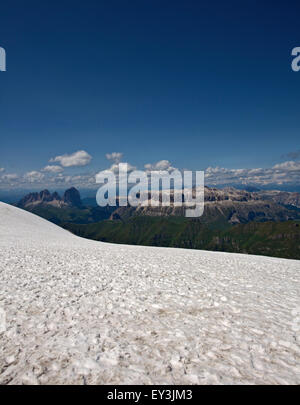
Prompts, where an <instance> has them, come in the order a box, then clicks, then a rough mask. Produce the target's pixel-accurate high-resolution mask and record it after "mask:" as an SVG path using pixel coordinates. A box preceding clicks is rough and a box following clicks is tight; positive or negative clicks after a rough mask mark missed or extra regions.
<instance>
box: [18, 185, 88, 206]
mask: <svg viewBox="0 0 300 405" xmlns="http://www.w3.org/2000/svg"><path fill="white" fill-rule="evenodd" d="M47 205H48V206H52V207H57V208H64V207H76V208H81V207H82V201H81V198H80V193H79V191H78V190H77V189H76V188H75V187H71V188H69V189H68V190H66V191H65V192H64V194H63V196H62V197H60V195H59V194H58V193H57V192H56V191H55V192H54V193H52V194H51V193H50V191H49V190H42V191H40V192H39V193H29V194H27V195H26V196H25V197H23V198H22V199H21V200H20V201H19V202H18V204H17V206H18V207H19V208H24V209H31V208H34V207H36V206H47Z"/></svg>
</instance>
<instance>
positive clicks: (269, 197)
mask: <svg viewBox="0 0 300 405" xmlns="http://www.w3.org/2000/svg"><path fill="white" fill-rule="evenodd" d="M171 194H172V193H171ZM149 198H150V197H149ZM172 200H173V198H172V195H171V205H170V206H168V207H162V206H159V207H153V206H151V205H149V206H146V207H143V206H138V207H131V206H127V207H119V206H118V204H117V206H115V207H99V206H92V205H89V204H86V205H85V204H83V203H82V200H81V197H80V193H79V191H78V190H77V189H76V188H74V187H72V188H70V189H68V190H66V191H65V192H64V194H63V197H60V195H59V194H58V193H57V192H54V193H52V194H51V193H50V192H49V191H48V190H43V191H41V192H39V193H29V194H27V195H26V196H25V197H24V198H22V199H21V200H20V201H19V203H18V204H17V206H18V207H19V208H23V209H26V210H28V211H32V212H35V213H36V214H38V215H40V216H43V217H44V218H47V219H49V220H51V221H53V222H55V223H63V222H74V223H91V222H94V221H97V220H102V219H110V220H114V221H115V220H124V221H127V220H128V219H129V218H131V217H136V216H150V217H151V216H153V217H167V216H175V217H179V216H185V207H184V206H182V207H175V206H174V205H173V204H172ZM70 210H71V211H70ZM299 217H300V194H299V193H291V192H282V191H276V190H275V191H254V192H251V191H246V190H239V189H235V188H232V187H227V188H224V189H217V188H208V187H205V209H204V215H203V216H202V217H201V218H200V220H201V222H203V223H216V222H218V223H221V222H222V223H223V224H226V223H228V224H232V225H233V224H239V223H248V222H252V221H255V222H265V221H287V220H293V219H298V218H299Z"/></svg>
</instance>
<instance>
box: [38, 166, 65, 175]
mask: <svg viewBox="0 0 300 405" xmlns="http://www.w3.org/2000/svg"><path fill="white" fill-rule="evenodd" d="M63 170H64V169H63V168H62V167H61V166H58V165H53V166H52V165H48V166H45V167H44V168H43V169H42V171H43V172H48V173H61V172H62V171H63Z"/></svg>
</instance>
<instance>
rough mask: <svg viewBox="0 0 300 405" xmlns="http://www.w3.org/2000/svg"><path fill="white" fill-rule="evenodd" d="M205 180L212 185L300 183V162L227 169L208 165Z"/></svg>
mask: <svg viewBox="0 0 300 405" xmlns="http://www.w3.org/2000/svg"><path fill="white" fill-rule="evenodd" d="M205 182H206V184H211V185H226V184H256V185H261V186H262V185H270V184H278V185H282V184H287V183H289V184H300V162H295V161H287V162H283V163H278V164H276V165H274V166H273V167H271V168H252V169H227V168H224V167H208V168H207V169H206V170H205Z"/></svg>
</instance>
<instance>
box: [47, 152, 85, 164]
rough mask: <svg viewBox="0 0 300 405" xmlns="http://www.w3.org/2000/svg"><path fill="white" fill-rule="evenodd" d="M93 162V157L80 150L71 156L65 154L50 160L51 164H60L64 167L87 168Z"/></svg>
mask: <svg viewBox="0 0 300 405" xmlns="http://www.w3.org/2000/svg"><path fill="white" fill-rule="evenodd" d="M91 160H92V156H91V155H89V154H88V153H87V152H86V151H84V150H79V151H77V152H74V153H72V154H70V155H68V154H65V155H62V156H56V157H55V158H52V159H50V163H55V162H56V163H60V164H61V165H62V166H63V167H74V166H86V165H88V164H89V163H90V162H91Z"/></svg>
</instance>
